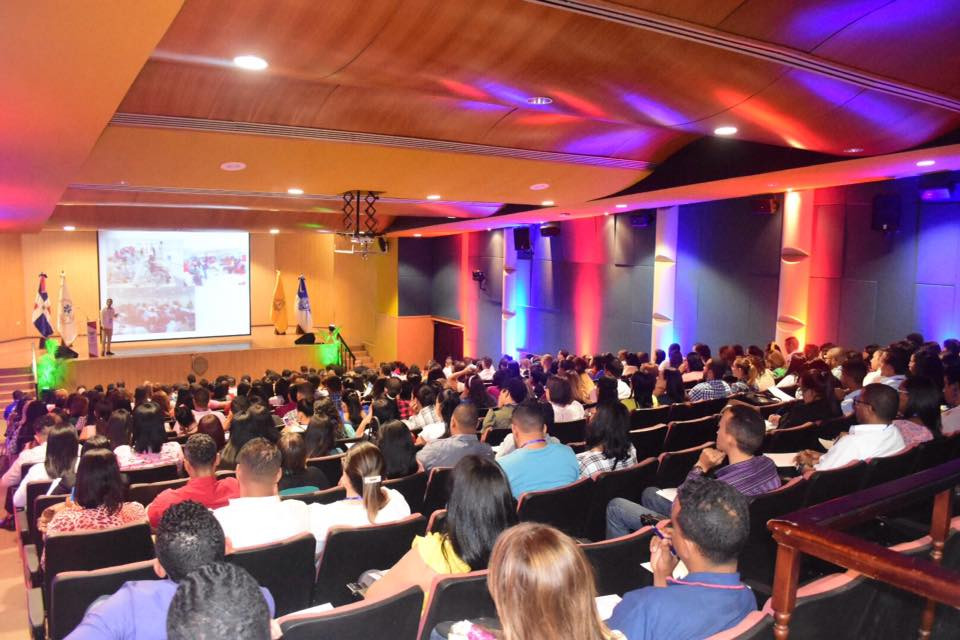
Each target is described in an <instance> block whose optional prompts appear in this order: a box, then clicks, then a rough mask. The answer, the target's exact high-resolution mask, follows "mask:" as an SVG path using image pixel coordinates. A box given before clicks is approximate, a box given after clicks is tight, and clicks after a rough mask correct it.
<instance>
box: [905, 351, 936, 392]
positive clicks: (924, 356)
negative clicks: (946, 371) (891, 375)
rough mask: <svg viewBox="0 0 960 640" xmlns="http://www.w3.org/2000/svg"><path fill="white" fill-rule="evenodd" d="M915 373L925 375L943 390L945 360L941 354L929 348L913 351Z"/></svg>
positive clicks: (920, 375) (919, 375) (915, 374)
mask: <svg viewBox="0 0 960 640" xmlns="http://www.w3.org/2000/svg"><path fill="white" fill-rule="evenodd" d="M912 373H913V375H914V376H915V377H924V378H927V379H928V380H930V381H931V382H933V383H934V384H935V385H936V387H937V389H938V390H943V387H942V385H943V361H942V360H941V359H940V355H939V354H937V353H934V352H933V351H931V350H928V349H918V350H917V351H915V352H914V353H913V371H912Z"/></svg>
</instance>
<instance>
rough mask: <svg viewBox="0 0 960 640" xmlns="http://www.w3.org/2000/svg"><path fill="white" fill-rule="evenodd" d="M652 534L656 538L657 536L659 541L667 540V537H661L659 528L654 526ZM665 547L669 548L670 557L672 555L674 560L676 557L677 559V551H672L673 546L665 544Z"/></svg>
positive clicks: (661, 533)
mask: <svg viewBox="0 0 960 640" xmlns="http://www.w3.org/2000/svg"><path fill="white" fill-rule="evenodd" d="M653 532H654V533H655V534H656V536H657V537H658V538H660V539H661V540H666V539H667V537H666V536H665V535H663V532H661V531H660V528H659V527H657V526H654V527H653ZM667 546H668V547H669V548H670V555H672V556H673V557H674V558H676V557H677V551H676V549H674V548H673V545H672V544H670V543H669V542H668V543H667Z"/></svg>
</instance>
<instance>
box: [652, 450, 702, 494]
mask: <svg viewBox="0 0 960 640" xmlns="http://www.w3.org/2000/svg"><path fill="white" fill-rule="evenodd" d="M713 445H714V443H713V442H707V443H705V444H702V445H700V446H699V447H692V448H690V449H683V450H681V451H667V452H666V453H661V454H660V458H659V461H660V462H659V466H658V467H657V482H656V486H657V487H660V488H667V487H679V486H680V485H681V484H683V481H684V480H685V479H686V478H687V474H688V473H689V472H690V469H692V468H693V465H695V464H696V463H697V460H698V459H699V458H700V452H701V451H703V450H704V449H706V448H707V447H712V446H713Z"/></svg>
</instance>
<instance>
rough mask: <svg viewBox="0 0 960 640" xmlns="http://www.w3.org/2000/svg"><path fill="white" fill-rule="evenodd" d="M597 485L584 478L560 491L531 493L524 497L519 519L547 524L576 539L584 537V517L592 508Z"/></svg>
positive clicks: (518, 510)
mask: <svg viewBox="0 0 960 640" xmlns="http://www.w3.org/2000/svg"><path fill="white" fill-rule="evenodd" d="M592 495H593V481H592V480H591V479H590V478H582V479H580V480H577V481H576V482H574V483H571V484H568V485H566V486H563V487H558V488H556V489H546V490H544V491H528V492H527V493H524V494H523V495H521V496H520V501H519V504H518V505H517V517H518V518H519V519H520V521H521V522H543V523H546V524H549V525H552V526H554V527H556V528H557V529H560V530H561V531H563V532H564V533H566V534H567V535H569V536H572V537H574V538H577V537H579V536H581V535H583V529H584V524H585V523H584V514H585V513H587V511H588V510H589V508H590V501H591V497H592Z"/></svg>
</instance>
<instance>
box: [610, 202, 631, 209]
mask: <svg viewBox="0 0 960 640" xmlns="http://www.w3.org/2000/svg"><path fill="white" fill-rule="evenodd" d="M613 206H615V207H616V208H617V209H626V208H627V207H629V206H630V205H628V204H625V203H623V202H621V203H620V204H615V205H613Z"/></svg>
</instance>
